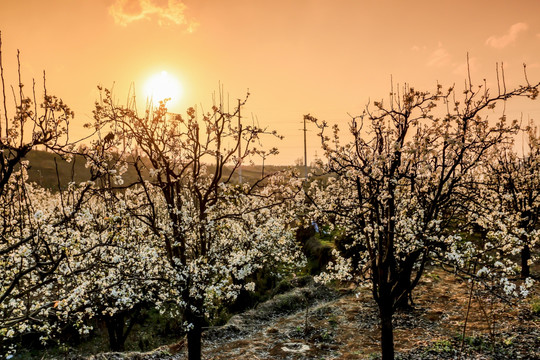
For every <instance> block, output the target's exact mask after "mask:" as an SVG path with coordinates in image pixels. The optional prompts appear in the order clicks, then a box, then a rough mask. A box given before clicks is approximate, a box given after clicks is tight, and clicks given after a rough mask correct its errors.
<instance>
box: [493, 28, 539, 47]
mask: <svg viewBox="0 0 540 360" xmlns="http://www.w3.org/2000/svg"><path fill="white" fill-rule="evenodd" d="M528 28H529V25H527V24H526V23H522V22H520V23H516V24H514V25H512V26H510V29H508V32H507V33H506V34H504V35H503V36H498V37H497V36H490V37H489V38H488V39H487V40H486V44H487V45H489V46H491V47H494V48H497V49H502V48H505V47H507V46H508V45H510V44H512V43H513V42H515V41H516V40H517V37H518V35H519V34H520V33H521V32H524V31H526V30H527V29H528Z"/></svg>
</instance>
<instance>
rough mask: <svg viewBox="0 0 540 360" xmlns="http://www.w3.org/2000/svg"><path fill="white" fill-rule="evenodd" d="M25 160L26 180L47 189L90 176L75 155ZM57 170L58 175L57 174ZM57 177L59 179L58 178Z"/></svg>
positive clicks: (251, 174) (256, 170) (128, 177)
mask: <svg viewBox="0 0 540 360" xmlns="http://www.w3.org/2000/svg"><path fill="white" fill-rule="evenodd" d="M26 160H28V161H29V165H30V166H29V169H28V178H29V179H28V180H29V181H30V182H34V183H36V184H38V185H40V186H43V187H45V188H48V189H58V182H59V181H60V186H61V187H62V188H64V187H65V186H66V185H67V184H68V183H69V182H71V181H74V182H76V183H78V182H82V181H86V180H88V179H89V178H90V171H89V170H88V169H87V168H86V167H85V164H86V161H85V160H84V158H82V157H81V156H75V157H74V158H73V160H72V161H71V162H67V161H65V160H63V159H62V158H61V157H60V156H58V155H56V154H53V153H50V152H46V151H40V150H33V151H30V153H28V155H27V156H26ZM287 168H288V166H276V165H267V166H265V167H264V174H265V175H268V174H270V173H273V172H277V171H282V170H285V169H287ZM57 172H58V176H57ZM261 176H262V166H260V165H249V166H243V167H242V180H243V181H246V182H254V181H256V180H258V179H260V178H261ZM58 179H59V180H58ZM136 179H137V174H136V172H135V169H133V168H129V169H128V171H127V173H126V174H124V183H125V184H130V183H133V182H135V181H136ZM236 181H238V174H235V175H234V176H233V182H236Z"/></svg>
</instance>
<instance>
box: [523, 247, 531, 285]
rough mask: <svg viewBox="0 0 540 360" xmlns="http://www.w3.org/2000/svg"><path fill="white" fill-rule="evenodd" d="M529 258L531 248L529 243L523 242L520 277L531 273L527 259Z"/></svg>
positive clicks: (526, 276) (525, 276)
mask: <svg viewBox="0 0 540 360" xmlns="http://www.w3.org/2000/svg"><path fill="white" fill-rule="evenodd" d="M530 259H531V249H530V248H529V244H527V243H525V244H524V245H523V249H522V250H521V277H522V278H523V279H525V278H528V277H529V276H530V275H531V270H530V267H529V260H530Z"/></svg>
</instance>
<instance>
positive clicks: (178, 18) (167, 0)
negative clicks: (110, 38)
mask: <svg viewBox="0 0 540 360" xmlns="http://www.w3.org/2000/svg"><path fill="white" fill-rule="evenodd" d="M186 9H187V6H186V5H185V4H184V3H183V2H182V0H114V3H113V4H112V5H111V6H110V7H109V14H110V15H111V16H112V17H113V19H114V22H115V23H117V24H119V25H122V26H127V25H128V24H130V23H132V22H134V21H138V20H144V19H147V20H153V19H156V20H157V22H158V24H159V25H160V26H163V25H185V26H186V27H187V29H188V32H193V29H194V28H195V26H196V23H190V22H188V21H187V19H186V15H185V12H186Z"/></svg>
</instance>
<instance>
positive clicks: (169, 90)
mask: <svg viewBox="0 0 540 360" xmlns="http://www.w3.org/2000/svg"><path fill="white" fill-rule="evenodd" d="M182 94H183V89H182V86H181V84H180V83H179V82H178V80H177V79H176V78H175V77H174V76H172V75H170V74H169V73H167V72H166V71H162V72H161V73H159V74H155V75H153V76H151V77H150V78H149V79H148V80H147V81H146V84H145V85H144V95H145V97H146V99H147V101H148V102H152V103H153V104H154V105H157V104H158V103H159V102H160V101H163V100H165V99H168V101H167V105H168V106H174V105H175V104H177V103H178V101H179V100H180V99H181V98H182Z"/></svg>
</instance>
